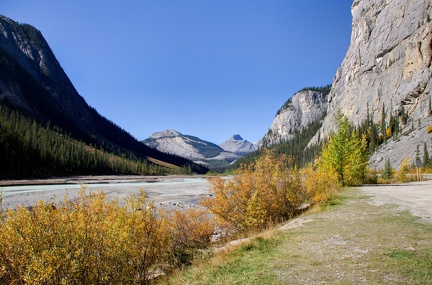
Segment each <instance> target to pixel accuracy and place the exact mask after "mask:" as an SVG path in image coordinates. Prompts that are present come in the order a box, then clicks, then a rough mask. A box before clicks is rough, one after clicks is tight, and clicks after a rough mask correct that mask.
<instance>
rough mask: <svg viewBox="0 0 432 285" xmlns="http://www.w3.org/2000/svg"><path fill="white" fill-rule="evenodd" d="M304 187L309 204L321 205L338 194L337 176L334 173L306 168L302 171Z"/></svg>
mask: <svg viewBox="0 0 432 285" xmlns="http://www.w3.org/2000/svg"><path fill="white" fill-rule="evenodd" d="M302 175H303V178H304V187H305V189H306V193H307V195H308V198H309V201H310V203H311V204H322V203H325V202H327V201H329V200H330V199H332V198H333V197H334V196H336V195H337V193H338V186H337V175H336V173H335V172H330V171H324V170H323V169H315V170H314V169H313V168H312V167H308V168H305V169H303V170H302Z"/></svg>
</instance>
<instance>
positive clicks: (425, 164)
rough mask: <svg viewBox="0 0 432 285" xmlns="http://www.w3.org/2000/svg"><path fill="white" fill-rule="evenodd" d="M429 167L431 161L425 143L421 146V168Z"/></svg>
mask: <svg viewBox="0 0 432 285" xmlns="http://www.w3.org/2000/svg"><path fill="white" fill-rule="evenodd" d="M429 167H431V159H430V156H429V151H428V149H427V144H426V142H425V143H424V145H423V168H424V169H427V168H429Z"/></svg>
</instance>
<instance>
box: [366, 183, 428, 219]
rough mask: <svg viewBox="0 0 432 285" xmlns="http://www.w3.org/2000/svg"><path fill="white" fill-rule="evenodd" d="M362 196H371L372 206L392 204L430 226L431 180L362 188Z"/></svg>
mask: <svg viewBox="0 0 432 285" xmlns="http://www.w3.org/2000/svg"><path fill="white" fill-rule="evenodd" d="M360 190H361V192H362V193H363V194H365V195H367V196H371V197H372V200H371V203H372V204H374V205H378V206H379V205H385V204H393V205H398V208H399V209H400V210H402V211H403V210H407V211H409V212H411V213H412V214H413V215H415V216H418V217H420V218H421V221H422V222H425V223H429V224H432V180H428V181H421V182H413V183H406V184H392V185H370V186H362V187H360Z"/></svg>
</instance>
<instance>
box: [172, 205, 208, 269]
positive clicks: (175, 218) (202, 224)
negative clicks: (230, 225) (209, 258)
mask: <svg viewBox="0 0 432 285" xmlns="http://www.w3.org/2000/svg"><path fill="white" fill-rule="evenodd" d="M171 228H172V229H171V232H172V244H171V246H172V254H173V259H172V262H173V263H174V265H176V266H181V265H188V264H190V263H191V261H192V259H193V257H194V255H195V254H196V252H197V251H198V250H199V249H202V248H206V247H207V246H208V245H209V244H210V241H211V237H212V235H213V232H214V223H213V219H212V218H210V217H209V214H208V212H207V211H204V210H200V209H188V210H186V211H180V210H177V211H174V212H173V214H172V217H171Z"/></svg>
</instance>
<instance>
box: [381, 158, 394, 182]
mask: <svg viewBox="0 0 432 285" xmlns="http://www.w3.org/2000/svg"><path fill="white" fill-rule="evenodd" d="M393 174H394V171H393V168H392V166H391V163H390V158H388V159H387V161H386V164H385V166H384V171H383V173H382V175H381V177H382V178H383V179H385V180H390V179H392V178H393Z"/></svg>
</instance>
